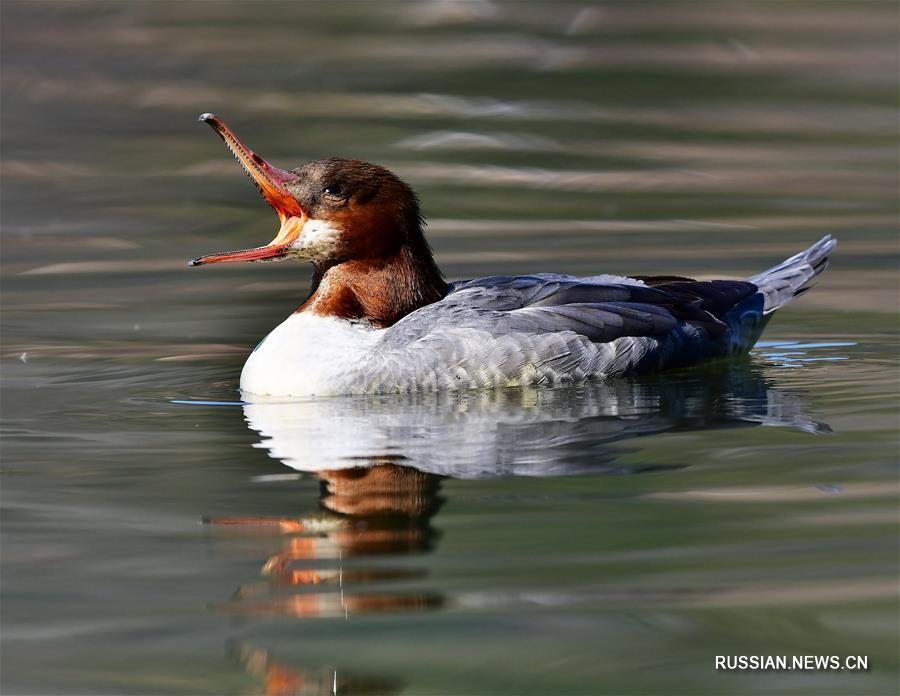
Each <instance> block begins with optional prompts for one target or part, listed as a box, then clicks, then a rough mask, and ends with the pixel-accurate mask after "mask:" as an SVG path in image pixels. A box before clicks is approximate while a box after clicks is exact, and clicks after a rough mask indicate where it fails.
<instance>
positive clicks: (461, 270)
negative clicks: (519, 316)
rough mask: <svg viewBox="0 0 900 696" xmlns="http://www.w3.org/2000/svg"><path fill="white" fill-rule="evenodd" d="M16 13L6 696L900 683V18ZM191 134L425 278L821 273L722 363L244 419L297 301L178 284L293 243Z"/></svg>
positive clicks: (10, 111) (289, 269) (246, 284)
mask: <svg viewBox="0 0 900 696" xmlns="http://www.w3.org/2000/svg"><path fill="white" fill-rule="evenodd" d="M0 10H2V14H3V36H2V42H3V48H2V52H3V55H2V59H3V60H2V64H3V67H2V77H3V83H4V84H3V89H4V101H3V123H2V128H3V170H2V174H3V178H2V195H3V201H2V203H3V208H2V223H3V225H2V227H3V236H2V241H3V249H2V251H3V254H2V266H3V278H2V290H3V296H2V310H3V312H2V320H3V327H2V328H3V349H2V376H3V404H2V405H3V420H4V423H5V425H4V428H5V430H4V437H3V449H2V455H3V456H2V459H3V465H2V466H3V468H2V471H3V478H2V502H3V517H2V533H3V545H2V560H3V565H2V576H3V577H2V581H3V582H2V591H3V603H2V620H3V630H2V636H0V637H2V641H3V643H2V667H3V670H2V688H3V690H4V693H126V692H127V693H153V694H158V693H173V694H183V693H198V694H199V693H260V692H267V693H281V694H284V693H325V694H330V693H339V694H344V693H346V694H350V693H399V692H404V693H442V694H444V693H596V692H605V693H661V692H665V693H672V692H679V693H723V692H730V693H741V692H743V693H748V692H757V691H768V692H779V693H809V694H820V693H847V692H853V693H892V692H894V691H895V690H896V686H897V654H898V644H897V610H898V606H897V593H896V588H897V577H898V565H897V541H898V537H897V521H898V520H897V470H896V465H897V443H896V427H897V415H896V394H897V383H896V381H897V380H896V378H897V362H896V350H897V344H896V328H897V319H896V308H897V307H896V305H897V290H898V288H897V279H896V260H897V259H896V252H897V239H896V219H897V217H896V216H897V206H896V190H897V183H898V181H897V162H896V144H897V139H896V135H897V133H896V130H897V126H896V124H897V120H896V103H897V89H896V74H897V53H896V45H897V29H896V27H897V10H896V6H895V5H894V4H893V3H874V2H867V3H865V4H864V5H860V4H856V3H847V4H843V3H819V4H812V3H778V4H768V3H744V4H738V3H700V2H697V3H681V4H673V3H659V4H651V3H640V4H633V5H625V4H609V5H605V6H591V7H587V6H583V5H570V4H566V3H554V4H553V5H550V4H549V3H548V4H538V3H532V4H526V3H518V4H503V3H499V4H494V3H487V2H471V3H451V2H427V3H426V2H419V3H405V4H398V5H389V4H382V3H375V2H367V3H305V4H296V5H295V4H289V3H253V4H242V3H227V4H220V5H215V6H212V5H209V4H207V3H179V4H174V3H133V4H124V3H92V2H82V3H77V4H74V3H64V4H53V3H19V2H9V1H8V2H4V3H3V5H2V8H0ZM204 111H215V112H216V113H218V114H220V115H221V116H222V117H224V118H226V119H227V120H228V122H229V123H230V124H231V125H232V126H233V127H234V128H235V130H236V131H237V132H238V133H239V134H240V135H241V136H242V137H243V138H244V139H245V140H246V141H247V142H248V143H249V144H250V146H251V147H253V148H254V149H256V150H257V151H259V152H260V153H261V154H262V155H264V156H265V157H267V158H269V159H270V160H271V161H273V162H274V163H275V164H278V165H281V166H294V165H295V164H296V163H298V162H299V161H302V160H304V159H308V158H313V157H319V156H328V155H344V156H355V157H361V158H365V159H372V160H375V161H379V162H382V163H384V164H387V165H388V166H390V167H392V168H394V169H396V170H397V171H398V172H400V173H401V174H402V175H403V176H404V177H405V178H407V179H408V180H409V181H410V182H412V183H413V184H414V185H415V186H416V187H417V189H418V190H419V193H420V195H421V197H422V200H423V202H424V207H425V210H426V213H427V215H428V217H429V220H430V227H429V230H430V239H431V240H432V242H433V245H434V247H435V250H436V254H437V258H438V260H439V262H440V263H441V265H442V267H443V268H444V270H445V271H446V273H447V275H448V277H450V278H461V277H469V276H472V275H479V274H489V273H513V272H528V271H534V270H556V271H561V272H571V273H596V272H599V271H606V272H629V273H676V274H687V275H694V276H699V277H711V276H722V277H740V276H746V275H749V274H751V273H753V272H756V271H758V270H760V269H762V268H764V267H766V266H767V265H771V264H773V263H775V262H777V261H779V260H781V259H782V258H784V257H785V256H787V255H790V254H792V253H794V252H795V251H798V250H800V249H802V248H804V247H805V246H807V245H808V244H809V243H811V242H812V241H814V240H815V239H817V238H818V237H819V236H821V235H822V234H824V233H826V232H831V233H833V234H836V235H837V236H838V237H839V238H840V242H841V243H840V246H839V249H838V252H837V254H836V255H835V258H834V263H833V265H832V267H831V268H830V269H829V270H828V272H827V273H826V275H825V276H823V278H822V280H821V282H820V284H819V287H817V288H816V289H815V290H814V291H813V292H811V293H810V294H808V295H807V296H806V297H804V298H803V299H802V300H800V301H798V302H797V303H795V304H793V305H791V307H789V308H787V309H785V310H784V311H782V312H780V313H779V315H778V316H777V317H776V318H775V319H774V320H773V322H772V323H771V324H770V326H769V328H768V330H767V332H766V334H765V336H764V342H763V343H761V344H760V345H759V346H758V347H757V349H756V350H755V351H754V353H753V355H752V356H751V358H750V360H749V361H747V362H738V363H730V364H720V365H713V366H709V367H708V368H704V369H700V370H688V371H680V372H677V373H669V374H666V375H662V376H655V377H649V378H643V379H640V380H620V381H616V382H612V383H609V384H603V385H592V386H577V387H569V388H561V389H549V390H533V389H532V390H508V391H502V392H498V393H493V392H492V393H466V394H460V395H441V396H429V397H402V398H401V397H378V398H359V399H356V398H354V399H347V400H343V401H314V402H307V403H305V404H292V405H277V404H266V405H247V406H244V405H242V404H241V403H240V395H239V394H238V393H237V391H236V382H237V376H238V374H239V370H240V365H241V364H242V362H243V360H244V357H245V355H246V354H247V352H248V351H249V350H250V348H251V347H252V346H253V345H254V343H255V342H256V341H257V340H258V339H259V338H260V337H261V336H262V335H263V334H264V333H265V331H266V330H268V329H269V328H271V327H272V326H273V325H274V324H275V323H277V322H278V321H279V320H280V319H281V318H282V317H283V316H284V315H286V314H287V313H289V312H290V311H291V310H292V309H293V308H294V307H295V306H297V305H298V304H299V302H300V301H301V300H302V299H303V297H304V293H305V291H306V288H307V287H308V279H309V273H308V271H307V270H306V269H304V268H302V267H300V266H299V265H290V264H281V265H278V266H245V267H239V266H233V267H226V266H223V267H213V268H209V269H206V268H204V269H188V268H187V266H186V265H185V264H186V261H187V260H188V259H190V258H193V257H196V256H198V255H200V254H203V253H207V252H211V251H215V250H217V249H220V248H240V247H244V246H248V245H251V244H257V243H262V242H264V241H267V240H268V239H269V238H270V237H271V236H272V234H273V232H274V229H275V227H274V221H273V219H272V216H271V214H270V213H269V212H268V210H267V208H266V206H265V205H264V204H263V203H262V202H261V201H259V200H258V197H257V196H256V193H255V191H254V189H253V187H252V186H251V185H250V184H249V183H248V182H247V181H246V180H245V178H244V177H243V175H242V174H241V173H240V171H239V170H238V168H237V167H236V166H235V165H234V163H233V162H232V161H231V159H230V157H228V155H227V153H226V152H225V151H224V149H223V148H222V146H221V143H220V142H219V141H218V140H217V139H215V138H214V137H213V136H212V135H211V134H210V133H209V132H208V129H206V128H204V127H202V126H200V125H198V124H196V123H195V122H194V119H195V117H196V115H197V114H199V113H202V112H204ZM204 520H206V522H205V523H204ZM718 654H725V655H782V654H784V655H832V654H834V655H840V656H845V655H866V656H868V657H869V669H868V671H865V672H859V673H854V672H848V671H844V672H804V673H799V672H791V671H785V672H727V673H726V672H716V671H715V669H714V658H715V656H716V655H718Z"/></svg>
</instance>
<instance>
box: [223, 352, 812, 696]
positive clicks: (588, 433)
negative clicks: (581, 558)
mask: <svg viewBox="0 0 900 696" xmlns="http://www.w3.org/2000/svg"><path fill="white" fill-rule="evenodd" d="M244 413H245V416H246V418H247V421H248V423H249V425H250V427H251V428H252V429H253V430H256V431H257V432H259V433H260V435H261V441H260V443H259V445H258V446H260V447H264V448H266V449H267V450H268V451H269V453H270V455H271V456H272V457H274V458H276V459H279V460H280V461H282V462H283V463H284V464H286V465H287V466H289V467H292V468H294V469H297V470H300V471H304V472H309V473H310V474H312V475H314V476H316V477H317V478H318V479H319V481H320V484H321V489H320V491H321V492H320V499H319V502H320V506H321V508H322V510H321V512H320V513H319V514H316V515H310V516H307V517H302V518H281V517H271V518H255V517H254V518H245V517H233V518H215V519H211V520H208V522H209V523H210V524H211V525H214V526H216V527H217V528H219V529H220V531H223V530H224V529H228V528H231V529H246V528H253V529H263V530H271V531H272V532H274V533H277V534H283V535H285V537H286V538H285V542H284V544H283V546H282V548H281V549H280V550H279V551H278V552H277V553H275V554H274V555H270V556H269V557H268V558H266V560H265V561H264V562H263V563H262V567H261V575H262V577H263V578H264V580H263V581H256V582H251V583H247V584H243V585H241V586H240V587H239V588H238V589H237V591H236V592H235V594H234V596H233V597H232V598H231V600H230V601H228V602H226V603H224V604H221V605H219V608H220V609H221V610H223V611H226V612H229V613H237V614H241V615H244V616H255V617H276V616H277V617H284V618H292V619H301V620H305V619H308V618H312V617H344V618H349V617H350V616H351V615H354V614H362V613H371V612H394V611H422V610H425V609H434V608H439V607H441V606H444V605H445V603H446V600H445V599H444V598H443V597H442V596H440V595H439V594H436V593H434V592H429V591H425V590H421V589H413V590H410V589H409V588H408V585H409V584H410V583H412V582H416V581H420V580H422V579H423V578H424V577H425V573H424V572H423V571H421V570H417V569H414V568H410V567H409V566H407V565H405V564H402V565H399V564H398V566H397V567H391V566H390V565H386V564H384V563H383V562H378V557H380V556H386V557H389V558H394V559H399V558H400V557H402V556H407V555H417V554H422V553H425V552H427V551H429V550H430V549H431V548H432V547H433V546H434V544H435V542H436V540H437V538H438V533H437V532H436V531H435V529H434V528H433V527H432V524H431V519H432V517H433V516H434V515H435V513H437V511H438V510H439V509H440V507H441V504H442V502H443V499H442V498H441V496H440V494H439V491H440V483H441V480H442V479H443V478H444V477H457V478H482V477H491V476H494V477H497V476H508V475H526V476H562V475H575V474H582V475H584V474H591V473H593V474H622V473H630V474H639V473H645V472H648V471H653V470H656V469H658V468H659V467H648V466H640V467H627V466H624V465H622V464H620V463H618V462H617V459H618V458H619V457H620V456H621V455H622V454H623V453H625V452H627V451H628V450H627V449H625V448H623V447H622V446H621V444H619V443H621V442H625V441H628V440H631V439H634V438H637V437H642V436H647V435H653V434H658V433H663V432H670V431H676V430H679V431H681V430H701V429H712V428H734V427H743V426H755V425H770V426H791V427H795V428H799V429H801V430H805V431H809V432H825V431H828V426H826V425H824V424H821V423H818V422H816V421H814V420H812V419H811V418H810V416H809V415H808V414H807V412H806V408H805V405H804V403H803V400H802V398H801V397H800V396H799V395H798V394H796V393H792V392H788V391H784V390H781V389H778V388H776V387H773V386H772V385H770V384H769V383H768V382H767V380H766V379H765V378H764V376H763V374H762V370H761V369H760V368H759V367H757V366H754V365H752V364H750V363H747V362H739V363H732V364H721V365H717V366H716V365H714V366H712V367H710V368H709V369H706V370H692V371H688V372H684V373H680V374H679V373H673V372H670V373H666V374H665V375H660V376H657V377H650V378H643V379H626V380H615V381H609V382H602V383H595V384H587V385H578V386H570V387H565V388H557V389H543V390H541V389H533V388H525V389H504V390H498V391H471V392H462V393H441V394H412V395H393V396H365V397H359V398H337V399H326V400H320V401H316V400H312V401H301V402H290V403H284V402H282V403H277V402H262V403H251V404H244ZM398 586H399V587H400V588H401V589H399V590H398V589H396V587H398ZM389 587H394V588H395V589H393V590H388V589H386V588H389ZM361 588H363V589H361ZM371 588H379V589H378V591H372V589H371ZM230 651H231V653H232V654H233V655H234V656H235V657H236V658H237V659H238V660H239V661H240V663H241V664H242V665H243V666H244V667H245V668H246V669H247V670H248V671H249V672H251V673H252V674H254V675H258V676H261V677H262V678H264V680H265V689H266V691H265V693H272V694H307V693H336V690H337V692H339V693H390V692H393V691H396V690H399V688H401V686H402V685H401V684H400V683H399V682H395V681H394V680H392V679H385V678H381V677H375V678H368V677H365V678H363V677H347V678H344V677H339V676H338V670H335V669H332V668H329V669H324V670H323V669H320V668H316V669H313V670H304V669H301V668H297V667H290V668H289V667H285V666H284V665H282V664H280V663H279V662H277V661H275V660H273V659H272V658H271V657H270V656H269V655H268V653H267V652H265V651H262V650H259V649H257V648H255V647H253V646H249V645H245V644H242V643H240V644H238V643H236V644H233V645H232V646H231V648H230Z"/></svg>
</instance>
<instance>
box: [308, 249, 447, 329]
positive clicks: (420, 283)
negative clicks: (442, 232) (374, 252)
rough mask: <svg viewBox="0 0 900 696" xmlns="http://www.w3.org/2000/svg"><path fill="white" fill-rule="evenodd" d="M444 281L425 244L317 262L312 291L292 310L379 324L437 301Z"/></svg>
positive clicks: (444, 285) (379, 325)
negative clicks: (382, 254) (383, 254)
mask: <svg viewBox="0 0 900 696" xmlns="http://www.w3.org/2000/svg"><path fill="white" fill-rule="evenodd" d="M446 293H447V284H446V283H445V282H444V279H443V278H442V277H441V272H440V270H439V269H438V267H437V265H436V264H435V262H434V259H433V258H432V257H431V253H430V251H429V250H428V249H427V247H426V248H425V249H424V250H417V251H414V250H413V249H412V248H411V247H410V246H409V245H408V244H404V245H403V246H401V247H400V248H399V249H398V250H397V252H396V253H395V254H392V255H390V256H388V257H385V258H379V259H357V260H352V261H344V262H341V263H335V264H333V265H325V266H317V267H316V270H315V273H314V275H313V284H312V292H311V294H310V296H309V297H308V298H307V299H306V301H305V302H304V303H303V304H302V305H301V306H300V308H299V309H298V310H297V312H309V313H310V314H318V315H321V316H333V317H337V318H340V319H359V320H364V321H368V322H370V323H371V324H372V325H374V326H377V327H379V328H384V327H388V326H391V325H392V324H394V323H396V322H397V321H399V320H400V319H402V318H403V317H405V316H406V315H407V314H409V313H410V312H413V311H415V310H417V309H419V308H420V307H424V306H425V305H428V304H431V303H432V302H437V301H438V300H439V299H441V298H442V297H443V296H444V295H445V294H446Z"/></svg>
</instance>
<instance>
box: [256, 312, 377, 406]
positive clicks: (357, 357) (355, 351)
mask: <svg viewBox="0 0 900 696" xmlns="http://www.w3.org/2000/svg"><path fill="white" fill-rule="evenodd" d="M381 333H383V331H382V330H379V329H372V328H370V327H367V326H365V325H363V324H356V323H351V322H349V321H346V320H343V319H335V318H332V317H322V316H315V315H311V314H306V313H300V314H292V315H291V316H289V317H288V318H287V319H285V320H284V321H283V322H282V323H281V324H279V325H278V326H277V327H275V329H274V330H273V331H272V332H271V333H270V334H269V335H268V336H266V337H265V338H264V339H263V340H262V341H261V342H260V344H259V345H258V346H256V349H255V350H254V351H253V353H251V354H250V357H249V358H247V362H246V363H244V370H243V372H241V390H242V391H244V392H249V393H250V394H259V395H266V396H330V395H334V394H342V393H345V392H347V391H348V388H349V386H350V385H349V382H350V381H351V380H352V377H351V375H352V374H353V373H357V372H358V369H359V367H360V365H361V363H362V362H363V361H364V360H365V358H366V356H367V354H368V353H369V351H370V350H371V347H372V345H373V344H374V343H375V342H376V341H377V340H378V338H379V336H380V335H381Z"/></svg>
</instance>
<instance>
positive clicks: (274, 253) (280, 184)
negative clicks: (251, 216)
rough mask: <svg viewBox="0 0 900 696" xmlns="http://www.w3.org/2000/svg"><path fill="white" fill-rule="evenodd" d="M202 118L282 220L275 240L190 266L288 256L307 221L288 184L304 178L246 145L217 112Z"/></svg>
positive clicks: (196, 262) (204, 257)
mask: <svg viewBox="0 0 900 696" xmlns="http://www.w3.org/2000/svg"><path fill="white" fill-rule="evenodd" d="M199 120H200V121H203V122H205V123H208V124H209V125H210V126H211V127H212V129H213V130H214V131H215V132H216V133H218V134H219V137H221V138H222V140H224V141H225V144H226V145H227V146H228V149H229V150H231V154H233V155H234V158H235V159H236V160H237V161H238V163H239V164H240V165H241V167H243V168H244V171H245V172H247V174H248V175H249V176H250V179H251V180H252V181H253V183H254V184H256V188H258V189H259V192H260V193H261V194H262V197H263V198H265V199H266V201H267V202H268V203H269V205H271V206H272V207H273V208H274V209H275V212H276V213H278V218H279V220H280V221H281V229H280V230H278V234H277V235H276V236H275V239H273V240H272V241H271V242H269V243H268V244H266V245H265V246H261V247H255V248H253V249H242V250H240V251H226V252H222V253H219V254H210V255H208V256H201V257H200V258H197V259H194V260H193V261H190V262H189V263H188V265H190V266H202V265H203V264H206V263H225V262H228V261H266V260H275V259H281V258H284V257H285V256H287V254H288V251H289V248H290V245H291V243H292V242H293V241H294V240H295V239H296V238H297V237H298V236H299V235H300V231H301V230H302V229H303V224H304V223H305V222H306V214H305V213H304V212H303V209H302V208H301V207H300V205H299V204H298V203H297V201H296V200H295V199H294V197H293V196H292V195H291V194H290V193H288V190H287V188H285V185H286V184H289V183H291V182H294V181H298V180H299V179H300V177H299V176H297V175H296V174H294V173H293V172H288V171H285V170H284V169H279V168H278V167H273V166H272V165H271V164H269V163H268V162H266V161H265V160H264V159H263V158H262V157H260V156H259V155H257V154H256V153H255V152H253V150H251V149H250V148H248V147H246V146H245V145H244V144H243V143H242V142H241V141H240V140H238V138H237V136H236V135H235V134H234V133H232V132H231V129H230V128H229V127H228V126H226V125H225V124H224V123H223V122H222V121H220V120H219V119H218V118H217V117H216V116H214V115H213V114H203V115H202V116H200V118H199Z"/></svg>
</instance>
